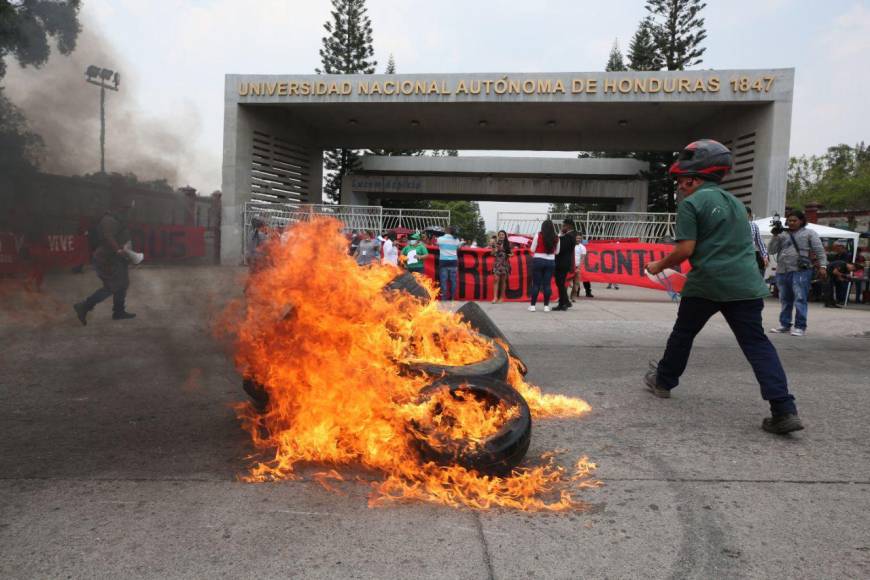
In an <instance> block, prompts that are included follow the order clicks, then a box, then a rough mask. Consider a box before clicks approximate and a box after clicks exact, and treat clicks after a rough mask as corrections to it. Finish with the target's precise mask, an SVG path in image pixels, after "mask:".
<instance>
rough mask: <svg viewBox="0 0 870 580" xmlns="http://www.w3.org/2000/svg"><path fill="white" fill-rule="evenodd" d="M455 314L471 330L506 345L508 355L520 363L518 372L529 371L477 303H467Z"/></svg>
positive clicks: (524, 372)
mask: <svg viewBox="0 0 870 580" xmlns="http://www.w3.org/2000/svg"><path fill="white" fill-rule="evenodd" d="M456 313H457V314H458V315H459V316H460V317H462V320H464V321H466V322H467V323H468V324H470V325H471V328H473V329H474V330H476V331H477V332H479V333H480V334H482V335H483V336H486V337H489V338H493V339H499V340H501V341H502V342H504V344H505V345H507V349H508V353H509V354H510V355H511V356H512V357H514V358H515V359H517V360H518V361H519V363H520V372H521V373H522V374H523V375H525V374H526V373H527V372H528V371H529V367H527V366H526V363H525V361H523V359H522V357H521V356H520V355H519V353H517V351H516V349H515V348H514V346H513V345H512V344H511V342H510V341H509V340H508V339H507V337H506V336H505V335H504V333H503V332H502V331H501V329H500V328H499V327H498V326H497V325H496V324H495V322H493V320H492V318H490V317H489V315H488V314H487V313H486V312H484V311H483V308H481V307H480V306H479V305H478V304H477V302H467V303H465V304H464V305H463V306H462V308H460V309H459V310H457V311H456Z"/></svg>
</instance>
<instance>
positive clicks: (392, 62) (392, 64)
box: [384, 52, 396, 75]
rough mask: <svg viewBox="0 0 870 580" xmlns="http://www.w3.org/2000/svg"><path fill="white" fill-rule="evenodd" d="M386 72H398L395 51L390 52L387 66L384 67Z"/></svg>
mask: <svg viewBox="0 0 870 580" xmlns="http://www.w3.org/2000/svg"><path fill="white" fill-rule="evenodd" d="M384 73H386V74H388V75H394V74H396V59H395V58H393V53H392V52H391V53H390V58H388V59H387V68H385V69H384Z"/></svg>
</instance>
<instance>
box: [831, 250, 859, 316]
mask: <svg viewBox="0 0 870 580" xmlns="http://www.w3.org/2000/svg"><path fill="white" fill-rule="evenodd" d="M854 271H855V264H854V263H853V262H850V261H847V260H834V261H832V262H829V263H828V279H827V280H826V282H827V283H826V284H825V308H842V306H840V293H838V292H837V287H838V286H840V285H842V286H845V287H846V288H848V287H849V286H848V284H849V281H850V280H851V277H852V273H853V272H854ZM843 294H845V291H844V292H843ZM842 301H843V302H845V301H846V300H845V298H843V300H842Z"/></svg>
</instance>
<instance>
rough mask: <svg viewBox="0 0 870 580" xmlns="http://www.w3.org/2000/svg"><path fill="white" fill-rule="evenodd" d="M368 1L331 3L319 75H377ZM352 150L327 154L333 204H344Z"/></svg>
mask: <svg viewBox="0 0 870 580" xmlns="http://www.w3.org/2000/svg"><path fill="white" fill-rule="evenodd" d="M365 4H366V3H365V0H332V12H331V14H332V18H331V20H327V21H326V23H324V25H323V28H324V29H325V30H326V32H327V35H326V36H324V37H323V48H321V49H320V63H321V65H322V67H321V68H318V69H315V71H316V72H317V74H323V73H325V74H374V72H375V66H377V64H378V63H377V61H376V60H374V54H375V50H374V48H373V47H372V23H371V20H369V17H368V15H367V10H366V5H365ZM358 159H359V153H358V152H357V151H354V150H353V149H333V150H328V151H324V154H323V167H324V169H325V170H326V171H325V172H326V183H325V184H324V187H323V189H324V191H325V192H326V195H327V197H328V198H329V200H330V201H332V202H335V203H340V202H341V180H342V178H343V177H344V176H345V175H347V174H348V173H349V172H350V171H351V170H352V169H353V168H354V167H355V166H356V163H357V160H358Z"/></svg>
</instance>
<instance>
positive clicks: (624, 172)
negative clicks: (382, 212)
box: [341, 156, 647, 211]
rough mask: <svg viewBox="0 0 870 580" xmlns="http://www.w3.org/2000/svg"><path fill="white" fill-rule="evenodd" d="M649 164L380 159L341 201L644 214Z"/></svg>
mask: <svg viewBox="0 0 870 580" xmlns="http://www.w3.org/2000/svg"><path fill="white" fill-rule="evenodd" d="M646 169H647V164H646V163H644V162H642V161H637V160H636V159H554V158H546V157H422V156H420V157H399V156H396V157H376V156H366V157H363V158H362V159H360V163H359V166H358V167H357V168H356V169H354V171H353V173H352V174H349V175H347V176H345V178H344V180H343V182H342V186H341V191H342V196H343V199H342V203H349V204H355V205H370V204H374V205H377V204H378V203H379V202H380V201H381V200H383V199H419V198H424V199H446V200H451V199H464V200H472V201H474V200H476V201H533V202H534V201H538V202H558V201H564V202H571V201H575V202H576V201H579V202H584V201H585V202H593V201H597V202H602V201H605V202H608V201H609V202H612V203H613V205H614V206H615V207H614V210H615V211H646V205H647V203H646V202H647V182H646V180H645V179H644V178H643V177H641V172H642V171H644V170H646Z"/></svg>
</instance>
